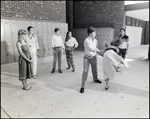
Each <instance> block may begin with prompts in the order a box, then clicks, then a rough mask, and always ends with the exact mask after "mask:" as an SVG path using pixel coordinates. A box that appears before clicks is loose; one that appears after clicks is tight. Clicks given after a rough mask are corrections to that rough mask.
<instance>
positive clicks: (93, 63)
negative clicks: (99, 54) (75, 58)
mask: <svg viewBox="0 0 150 119" xmlns="http://www.w3.org/2000/svg"><path fill="white" fill-rule="evenodd" d="M90 62H91V68H92V74H93V80H94V81H95V80H97V58H96V57H93V59H91V60H90Z"/></svg>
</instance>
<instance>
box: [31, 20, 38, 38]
mask: <svg viewBox="0 0 150 119" xmlns="http://www.w3.org/2000/svg"><path fill="white" fill-rule="evenodd" d="M30 23H31V26H32V27H33V28H34V34H35V35H36V36H37V22H32V21H31V22H30Z"/></svg>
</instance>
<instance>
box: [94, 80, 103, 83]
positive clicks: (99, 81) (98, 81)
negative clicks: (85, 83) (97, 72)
mask: <svg viewBox="0 0 150 119" xmlns="http://www.w3.org/2000/svg"><path fill="white" fill-rule="evenodd" d="M94 82H97V83H102V81H101V80H99V79H96V80H95V81H94Z"/></svg>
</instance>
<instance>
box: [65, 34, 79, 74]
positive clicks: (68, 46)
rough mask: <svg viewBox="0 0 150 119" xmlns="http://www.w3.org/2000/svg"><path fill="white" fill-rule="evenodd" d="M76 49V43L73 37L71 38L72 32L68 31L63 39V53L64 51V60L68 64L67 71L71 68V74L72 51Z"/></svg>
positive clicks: (73, 66) (72, 64)
mask: <svg viewBox="0 0 150 119" xmlns="http://www.w3.org/2000/svg"><path fill="white" fill-rule="evenodd" d="M76 47H78V42H77V41H76V39H75V38H74V37H72V32H71V31H68V32H67V34H66V39H65V51H66V59H67V64H68V68H67V70H68V69H70V66H72V69H73V70H72V72H74V71H75V65H74V61H73V50H74V49H75V48H76Z"/></svg>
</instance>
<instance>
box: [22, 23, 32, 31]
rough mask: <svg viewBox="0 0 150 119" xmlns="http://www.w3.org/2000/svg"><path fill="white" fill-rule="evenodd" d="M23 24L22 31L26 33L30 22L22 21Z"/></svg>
mask: <svg viewBox="0 0 150 119" xmlns="http://www.w3.org/2000/svg"><path fill="white" fill-rule="evenodd" d="M23 22H24V26H25V28H24V30H26V31H27V28H28V27H29V26H31V22H30V21H23Z"/></svg>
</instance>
